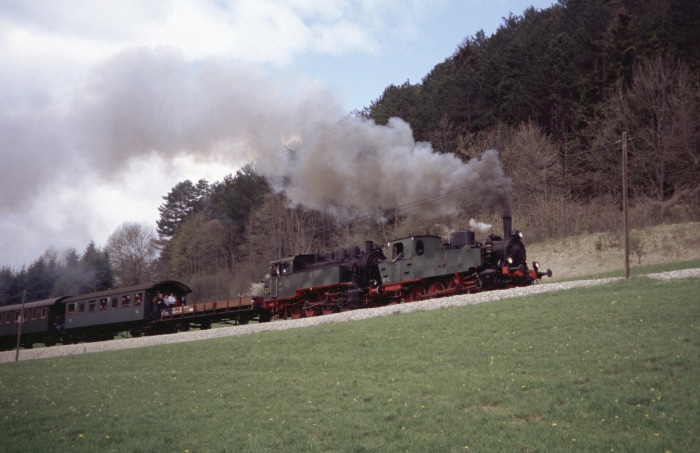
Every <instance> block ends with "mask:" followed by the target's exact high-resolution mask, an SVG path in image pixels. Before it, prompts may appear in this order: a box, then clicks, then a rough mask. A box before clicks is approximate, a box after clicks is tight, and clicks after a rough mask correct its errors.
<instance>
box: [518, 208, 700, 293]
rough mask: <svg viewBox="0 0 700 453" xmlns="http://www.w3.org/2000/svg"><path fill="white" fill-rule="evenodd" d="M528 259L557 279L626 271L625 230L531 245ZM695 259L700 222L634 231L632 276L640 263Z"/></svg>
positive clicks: (699, 256)
mask: <svg viewBox="0 0 700 453" xmlns="http://www.w3.org/2000/svg"><path fill="white" fill-rule="evenodd" d="M526 239H527V238H526ZM528 259H530V260H537V261H539V262H540V263H542V266H544V267H545V268H550V269H552V271H553V272H554V276H553V278H552V279H553V280H566V279H571V278H577V277H583V276H593V275H597V274H601V273H606V272H612V271H619V270H624V247H623V238H622V232H619V233H594V234H582V235H579V236H573V237H567V238H563V239H559V240H554V241H547V242H543V243H535V244H529V245H528ZM695 259H700V222H689V223H682V224H674V225H658V226H655V227H650V228H646V229H643V230H632V231H631V233H630V269H631V273H632V275H635V269H638V268H639V267H640V266H649V265H655V264H665V263H673V262H683V261H690V260H695Z"/></svg>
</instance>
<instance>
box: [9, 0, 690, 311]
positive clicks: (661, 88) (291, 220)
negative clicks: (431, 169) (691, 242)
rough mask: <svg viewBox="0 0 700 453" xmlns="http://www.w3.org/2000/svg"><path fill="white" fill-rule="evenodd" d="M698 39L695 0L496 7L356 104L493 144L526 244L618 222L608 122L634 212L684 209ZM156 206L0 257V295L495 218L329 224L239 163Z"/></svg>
mask: <svg viewBox="0 0 700 453" xmlns="http://www.w3.org/2000/svg"><path fill="white" fill-rule="evenodd" d="M698 42H700V3H699V2H696V1H694V0H643V1H639V0H619V1H616V2H610V1H607V0H560V1H559V2H558V3H557V4H555V5H553V6H552V7H550V8H546V9H543V10H535V9H534V8H530V9H527V10H525V11H524V13H523V14H522V15H520V16H516V15H511V16H510V17H508V18H506V19H504V22H503V24H502V25H501V26H500V27H499V29H498V30H497V31H496V32H495V33H494V34H493V35H492V36H489V37H487V36H486V35H485V34H484V33H483V32H477V33H476V34H475V35H474V36H470V37H467V38H465V39H464V40H463V41H462V42H461V43H459V45H458V46H457V47H456V50H455V52H454V54H453V55H451V56H450V57H449V58H447V59H445V61H444V62H442V63H440V64H437V65H436V66H435V67H434V68H433V70H432V71H431V72H430V73H429V74H428V75H427V76H426V77H425V78H423V80H422V81H421V82H420V83H416V84H412V83H410V82H409V81H406V82H405V83H404V84H402V85H399V86H394V85H391V86H389V87H387V88H386V89H385V90H384V92H383V93H382V94H381V96H379V98H377V99H376V100H375V101H374V102H372V103H371V104H370V106H369V107H367V108H365V109H364V110H363V111H362V112H355V114H357V115H361V116H363V117H365V118H367V119H371V120H373V121H375V122H376V123H378V124H386V123H387V122H388V120H389V118H390V117H394V116H397V117H400V118H402V119H404V120H405V121H407V122H408V123H409V124H410V125H411V127H412V129H413V132H414V136H415V138H416V140H418V141H428V142H430V143H431V144H432V145H433V148H434V149H435V150H437V151H439V152H454V153H455V154H456V155H458V156H460V157H461V158H463V159H464V160H465V161H466V160H468V159H470V158H472V157H476V156H480V155H481V153H483V151H484V150H486V149H489V148H495V149H497V150H499V151H500V156H501V161H502V163H503V167H504V171H505V173H506V174H507V175H508V176H509V177H510V178H512V180H513V198H514V213H513V214H514V217H515V219H516V220H515V221H516V222H517V224H518V225H519V227H520V228H521V229H524V230H526V231H528V232H529V239H530V241H533V240H535V241H536V240H542V239H546V238H554V237H561V236H565V235H570V234H578V233H581V232H595V231H601V230H610V229H613V228H616V227H617V225H619V205H620V202H619V200H620V197H621V184H620V179H621V178H620V149H621V144H620V139H621V134H622V132H623V131H625V132H627V134H628V136H629V137H630V141H629V143H628V145H629V146H628V149H629V152H630V156H629V171H630V195H631V197H632V213H633V222H636V225H637V226H638V227H639V226H644V225H645V224H653V223H659V222H665V221H686V220H696V219H697V218H698V212H700V209H698V208H700V202H698V199H699V198H700V197H698V195H699V193H698V192H700V178H699V177H698V175H699V174H700V152H699V149H698V148H699V144H700V120H699V119H698V118H700V84H699V78H698V74H700V47H699V46H697V43H698ZM437 202H439V200H438V201H437ZM158 209H159V214H160V218H159V220H158V222H157V224H156V225H155V228H154V227H153V226H150V225H140V224H132V223H125V224H123V225H122V226H121V227H120V228H119V229H117V230H116V231H115V232H114V233H113V234H112V235H111V236H110V238H109V240H108V242H107V244H106V245H105V248H104V249H102V250H101V249H99V248H97V247H95V245H94V244H91V245H90V246H89V247H88V250H86V251H85V253H84V254H83V256H78V255H77V253H76V252H75V251H74V250H73V251H69V252H67V253H66V254H65V255H64V256H57V254H55V253H47V254H45V255H44V256H43V257H41V258H40V259H39V260H37V261H35V262H34V263H32V264H31V265H30V266H29V267H27V268H26V269H24V268H23V269H22V270H21V271H19V272H15V271H12V270H10V269H8V268H2V270H1V271H0V304H2V303H13V302H16V301H17V294H18V293H19V292H20V291H21V290H22V289H28V290H29V291H30V292H31V293H33V294H39V295H44V296H42V297H49V296H50V295H56V294H60V293H61V292H62V291H73V293H75V292H84V291H88V290H95V289H101V288H106V287H109V286H111V285H116V284H118V285H131V284H138V283H142V282H145V281H151V280H154V279H162V278H178V279H182V280H184V281H186V282H187V283H188V284H189V285H190V286H192V287H193V289H194V290H195V294H196V295H197V297H201V298H205V299H206V298H216V297H224V296H229V295H237V294H241V293H248V292H249V291H250V284H251V282H255V281H259V280H260V279H261V277H262V276H263V275H264V273H265V272H266V271H267V266H268V263H269V261H270V260H272V259H276V258H279V257H282V256H287V255H289V254H292V253H309V252H317V251H323V250H326V249H332V248H333V247H337V246H343V245H351V244H360V245H362V244H363V241H364V240H365V239H373V240H375V241H385V240H388V239H391V238H393V237H396V236H399V235H403V234H413V233H414V232H415V231H418V230H423V231H426V230H430V229H432V231H434V232H436V233H438V232H440V231H442V230H444V229H445V228H463V227H464V222H465V221H464V218H465V216H471V217H479V218H480V219H483V220H486V221H493V223H496V224H497V222H498V219H496V218H494V216H493V213H490V212H479V211H470V212H469V213H466V212H465V213H462V215H461V216H453V217H451V218H442V219H433V220H432V221H431V222H429V223H425V222H419V221H417V220H416V219H412V218H410V217H408V216H407V215H406V214H405V213H403V212H401V211H400V210H394V211H391V212H385V213H381V215H378V216H376V219H375V218H363V219H355V220H354V221H351V222H347V223H339V222H338V221H337V220H335V219H333V218H330V217H328V216H326V215H323V214H321V213H318V212H313V211H308V210H304V209H302V208H300V207H296V206H290V205H289V203H288V200H286V198H285V197H284V194H280V193H274V192H273V191H271V190H270V187H269V186H268V184H267V182H266V181H265V179H264V178H262V177H261V176H259V175H257V174H256V173H255V170H254V167H253V166H251V165H248V166H245V167H243V168H242V169H240V170H239V171H237V172H236V173H235V174H232V175H229V176H227V177H226V178H224V180H223V181H218V182H215V183H209V182H207V181H205V180H200V181H198V182H196V183H193V182H191V181H183V182H180V183H178V184H176V185H175V186H174V187H173V188H172V190H171V191H170V192H169V193H168V194H167V195H165V196H164V197H163V203H162V204H161V206H160V207H159V208H158ZM97 257H100V259H97ZM88 269H92V270H91V271H90V272H88V271H87V270H88Z"/></svg>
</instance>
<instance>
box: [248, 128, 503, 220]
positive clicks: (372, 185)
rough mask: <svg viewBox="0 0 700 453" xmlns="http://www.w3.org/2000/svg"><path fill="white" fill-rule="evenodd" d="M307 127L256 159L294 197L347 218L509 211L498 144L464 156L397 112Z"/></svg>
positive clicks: (260, 168)
mask: <svg viewBox="0 0 700 453" xmlns="http://www.w3.org/2000/svg"><path fill="white" fill-rule="evenodd" d="M306 126H307V128H306V129H305V130H304V135H303V136H302V138H301V141H300V143H298V144H297V146H296V147H295V148H294V152H290V153H286V154H282V155H278V156H277V157H276V158H275V159H274V160H272V161H271V160H268V159H261V160H259V161H258V166H257V168H258V170H259V171H261V172H262V173H263V174H264V175H266V176H267V177H268V178H269V179H270V180H271V181H272V182H273V184H274V185H275V187H276V188H277V189H278V190H284V192H285V194H286V195H287V196H288V197H289V198H290V200H291V201H292V202H293V203H295V204H297V203H298V204H302V205H304V206H306V207H309V208H312V209H316V210H319V211H323V212H326V213H330V214H333V215H335V216H337V217H338V218H341V219H349V218H353V217H355V216H358V215H366V214H368V213H371V212H373V211H376V210H382V209H392V208H402V209H403V210H405V211H409V212H411V213H413V214H416V215H421V216H424V217H429V216H436V215H445V214H454V213H455V212H457V211H458V210H459V208H460V207H463V206H466V205H470V204H472V205H473V204H480V205H482V206H485V207H491V208H493V209H494V210H496V211H498V212H499V213H501V214H503V213H509V212H510V206H511V180H510V179H509V178H506V177H505V176H504V174H503V169H502V167H501V165H500V162H499V160H498V153H497V152H496V151H495V150H488V151H486V152H485V153H484V154H483V156H481V157H480V158H478V159H476V158H475V159H471V160H470V161H469V162H467V163H464V162H463V161H462V160H461V159H459V158H458V157H457V156H455V155H454V154H452V153H443V154H441V153H436V152H435V151H434V150H433V149H432V147H431V146H430V144H429V143H424V142H415V141H414V139H413V133H412V131H411V128H410V126H409V125H408V124H407V123H406V122H404V121H402V120H401V119H398V118H392V119H390V120H389V123H388V124H387V125H386V126H379V125H377V124H375V123H374V122H373V121H367V120H364V119H361V118H357V117H349V118H345V119H343V120H341V121H337V122H330V121H323V122H315V123H313V124H308V125H306ZM422 201H425V202H422Z"/></svg>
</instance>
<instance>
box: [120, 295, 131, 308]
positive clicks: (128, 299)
mask: <svg viewBox="0 0 700 453" xmlns="http://www.w3.org/2000/svg"><path fill="white" fill-rule="evenodd" d="M129 305H131V294H126V295H124V296H122V307H128V306H129Z"/></svg>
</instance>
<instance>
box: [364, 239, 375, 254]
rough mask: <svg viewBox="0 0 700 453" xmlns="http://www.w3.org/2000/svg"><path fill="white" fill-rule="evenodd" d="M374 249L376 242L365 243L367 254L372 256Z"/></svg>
mask: <svg viewBox="0 0 700 453" xmlns="http://www.w3.org/2000/svg"><path fill="white" fill-rule="evenodd" d="M373 248H374V242H372V241H365V253H366V254H368V255H369V254H370V253H372V249H373Z"/></svg>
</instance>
